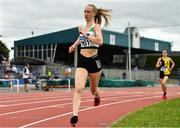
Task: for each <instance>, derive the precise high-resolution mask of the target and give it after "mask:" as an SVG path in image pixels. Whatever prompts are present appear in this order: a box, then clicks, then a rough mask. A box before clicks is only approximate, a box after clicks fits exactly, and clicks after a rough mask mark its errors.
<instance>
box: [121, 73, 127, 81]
mask: <svg viewBox="0 0 180 128" xmlns="http://www.w3.org/2000/svg"><path fill="white" fill-rule="evenodd" d="M122 78H123V80H125V79H127V73H126V72H123V74H122Z"/></svg>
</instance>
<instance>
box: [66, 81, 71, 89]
mask: <svg viewBox="0 0 180 128" xmlns="http://www.w3.org/2000/svg"><path fill="white" fill-rule="evenodd" d="M67 80H68V89H69V92H70V91H71V82H70V79H67Z"/></svg>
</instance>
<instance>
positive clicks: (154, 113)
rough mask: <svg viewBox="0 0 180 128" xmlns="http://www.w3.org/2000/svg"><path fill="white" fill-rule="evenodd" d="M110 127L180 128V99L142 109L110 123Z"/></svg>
mask: <svg viewBox="0 0 180 128" xmlns="http://www.w3.org/2000/svg"><path fill="white" fill-rule="evenodd" d="M110 127H180V99H173V100H166V101H162V102H160V103H157V104H154V105H152V106H147V107H144V108H143V109H141V110H138V111H136V112H134V113H130V114H128V115H127V116H125V117H124V118H121V119H120V120H118V121H117V122H114V123H112V124H111V126H110Z"/></svg>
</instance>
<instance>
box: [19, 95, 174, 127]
mask: <svg viewBox="0 0 180 128" xmlns="http://www.w3.org/2000/svg"><path fill="white" fill-rule="evenodd" d="M169 96H175V95H169ZM157 97H159V95H158V96H151V97H143V98H136V99H131V100H124V101H119V102H112V103H108V104H103V105H100V106H97V107H89V108H85V109H81V110H79V112H83V111H87V110H91V109H96V108H102V107H106V106H110V105H115V104H121V103H126V102H132V101H138V100H145V99H152V98H157ZM72 113H73V112H67V113H64V114H61V115H57V116H53V117H50V118H45V119H43V120H39V121H35V122H32V123H29V124H26V125H23V126H20V127H19V128H26V127H29V126H32V125H35V124H39V123H42V122H45V121H49V120H52V119H56V118H59V117H63V116H66V115H70V114H72Z"/></svg>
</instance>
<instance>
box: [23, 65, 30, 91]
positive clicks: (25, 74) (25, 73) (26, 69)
mask: <svg viewBox="0 0 180 128" xmlns="http://www.w3.org/2000/svg"><path fill="white" fill-rule="evenodd" d="M29 77H30V71H29V64H28V63H26V64H25V67H24V69H23V79H24V91H25V92H28V87H27V86H28V84H29Z"/></svg>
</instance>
